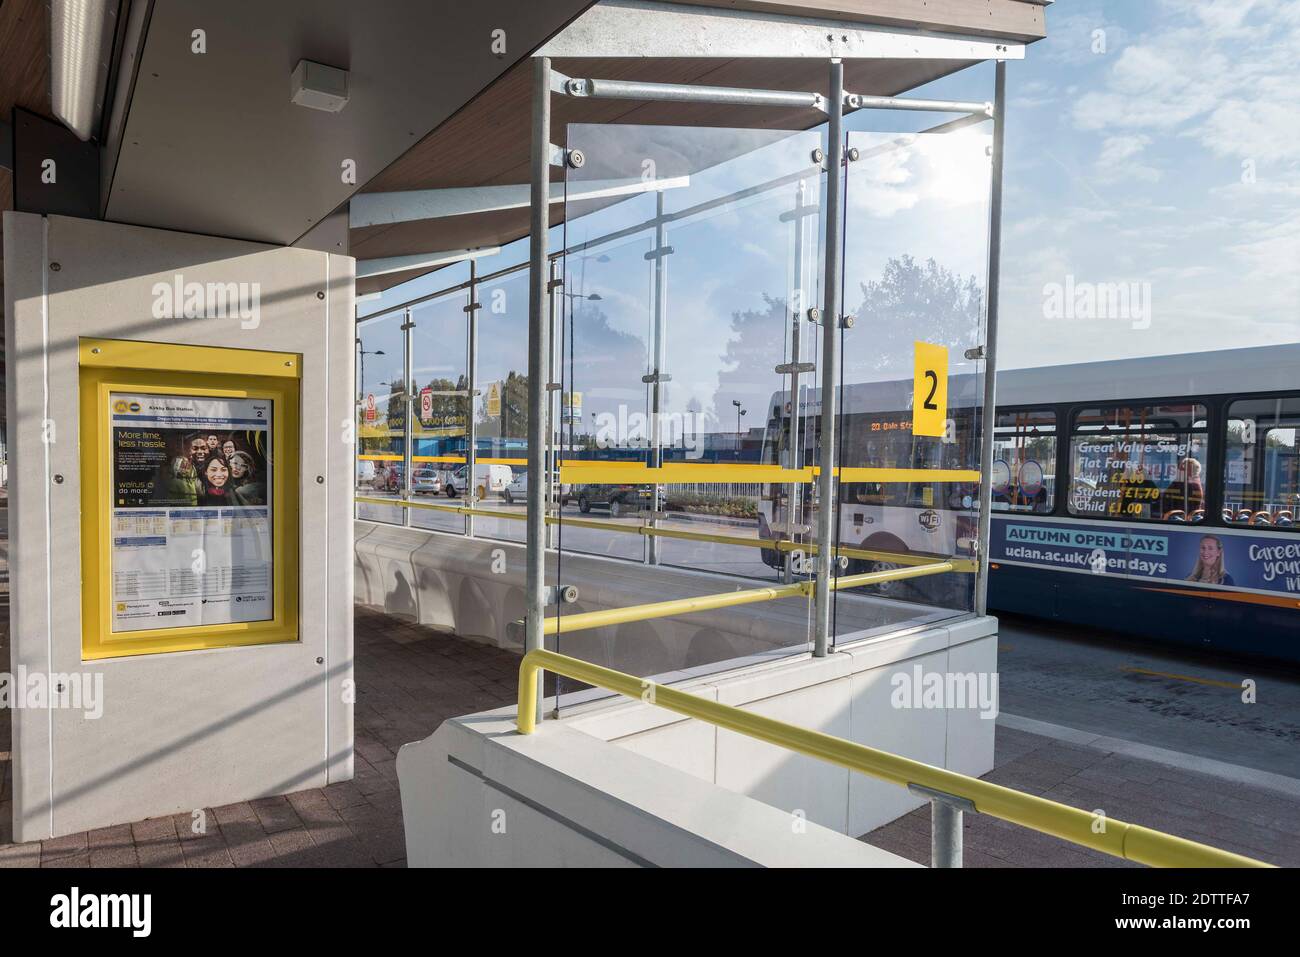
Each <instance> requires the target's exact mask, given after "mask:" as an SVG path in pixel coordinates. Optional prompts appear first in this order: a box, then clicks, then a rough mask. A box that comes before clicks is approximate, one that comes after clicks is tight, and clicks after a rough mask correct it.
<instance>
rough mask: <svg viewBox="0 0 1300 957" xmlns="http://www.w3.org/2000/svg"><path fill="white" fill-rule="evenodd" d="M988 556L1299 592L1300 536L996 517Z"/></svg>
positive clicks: (1012, 561) (1061, 567)
mask: <svg viewBox="0 0 1300 957" xmlns="http://www.w3.org/2000/svg"><path fill="white" fill-rule="evenodd" d="M991 532H992V534H991V537H992V542H991V546H992V547H991V549H990V552H989V558H990V560H991V561H993V562H1005V563H1007V564H1009V565H1028V566H1033V567H1040V568H1048V569H1055V570H1059V571H1066V572H1078V573H1082V574H1095V575H1102V574H1105V575H1119V576H1123V577H1127V578H1136V579H1147V580H1151V581H1164V582H1182V583H1189V584H1193V585H1206V586H1210V587H1217V588H1235V589H1240V590H1243V591H1252V592H1262V593H1266V594H1279V593H1280V594H1284V595H1300V536H1297V535H1296V534H1295V533H1294V532H1289V533H1288V532H1281V533H1278V532H1274V533H1268V532H1262V531H1260V530H1259V529H1251V530H1250V531H1239V530H1236V529H1218V528H1216V529H1203V528H1197V527H1196V526H1194V525H1193V526H1156V527H1151V526H1118V527H1117V526H1116V525H1114V524H1106V525H1090V524H1085V523H1080V522H1065V521H1053V520H1049V519H1036V520H1033V521H1025V520H1017V518H1015V517H1001V516H995V517H994V520H993V522H992V529H991Z"/></svg>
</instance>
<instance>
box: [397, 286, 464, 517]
mask: <svg viewBox="0 0 1300 957" xmlns="http://www.w3.org/2000/svg"><path fill="white" fill-rule="evenodd" d="M468 304H469V293H468V292H466V291H464V290H461V291H456V292H451V293H448V294H447V295H445V296H441V297H439V298H437V299H432V300H430V301H429V302H426V303H422V304H421V305H419V306H416V307H415V308H414V309H412V310H411V321H412V322H414V323H415V328H414V329H412V330H411V379H412V381H413V382H414V390H415V396H414V401H413V402H412V404H411V408H412V412H413V416H414V418H413V420H412V423H411V444H412V448H411V465H412V468H413V469H414V472H413V474H412V476H411V497H412V498H413V499H415V500H416V501H419V502H422V503H425V504H428V505H431V506H436V507H434V508H413V509H411V524H412V525H413V526H415V527H416V528H436V529H438V530H439V531H444V532H461V533H463V532H464V531H465V517H464V516H463V515H460V514H457V513H456V512H454V511H450V509H451V508H454V507H458V506H464V505H467V504H470V503H471V502H472V501H473V495H472V494H466V493H467V491H470V490H471V489H472V483H470V481H469V480H468V478H467V477H466V473H465V449H466V446H467V444H468V427H469V417H468V416H467V415H466V410H467V409H468V408H469V317H468V315H467V313H466V312H465V306H466V305H468Z"/></svg>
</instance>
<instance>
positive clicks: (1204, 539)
mask: <svg viewBox="0 0 1300 957" xmlns="http://www.w3.org/2000/svg"><path fill="white" fill-rule="evenodd" d="M1187 580H1188V581H1189V582H1197V583H1199V584H1202V585H1231V584H1232V583H1233V582H1232V576H1231V575H1229V574H1228V573H1227V571H1226V570H1225V569H1224V567H1223V542H1221V541H1220V540H1219V539H1218V538H1217V537H1216V536H1214V535H1202V536H1201V551H1200V557H1198V558H1197V559H1196V566H1195V567H1194V568H1193V569H1192V573H1191V574H1190V575H1188V576H1187Z"/></svg>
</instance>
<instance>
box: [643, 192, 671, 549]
mask: <svg viewBox="0 0 1300 957" xmlns="http://www.w3.org/2000/svg"><path fill="white" fill-rule="evenodd" d="M671 252H672V250H671V249H669V248H668V231H667V229H666V228H665V226H664V191H663V190H662V189H661V190H658V191H657V192H656V193H655V247H654V250H653V251H652V252H651V253H649V254H648V255H649V256H652V257H653V258H654V263H655V283H654V363H653V369H652V372H651V374H652V375H653V376H654V381H653V382H652V383H651V386H650V442H651V445H650V467H651V468H656V469H657V468H660V467H661V466H662V465H663V464H664V448H663V434H662V433H661V431H660V422H659V416H660V413H661V411H662V408H663V374H664V314H665V305H664V301H665V299H666V297H667V295H668V264H667V263H665V262H664V260H665V259H666V258H667V257H668V254H669V253H671ZM652 488H653V493H654V495H653V497H652V499H651V505H650V507H651V510H652V511H651V518H650V527H651V528H658V527H659V519H658V518H657V517H656V515H657V513H658V512H659V505H660V501H659V496H660V495H661V494H662V492H663V486H662V485H658V484H656V485H654V486H653V487H652ZM646 561H647V562H649V563H650V564H651V565H658V564H659V539H658V537H657V536H654V535H650V536H648V537H647V542H646Z"/></svg>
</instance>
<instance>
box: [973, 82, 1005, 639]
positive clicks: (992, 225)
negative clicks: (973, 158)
mask: <svg viewBox="0 0 1300 957" xmlns="http://www.w3.org/2000/svg"><path fill="white" fill-rule="evenodd" d="M996 71H997V72H996V74H995V80H994V91H993V183H992V195H991V197H990V201H989V272H988V292H987V293H986V297H985V301H986V302H987V303H988V309H987V314H986V317H985V320H984V409H983V412H982V413H981V414H980V416H979V422H980V425H981V427H982V428H983V429H984V434H983V435H982V436H980V499H979V507H980V514H979V540H978V541H977V542H976V548H977V549H978V553H977V557H978V559H979V570H978V572H977V573H976V575H975V612H976V613H977V614H980V615H983V614H986V613H987V611H988V594H989V537H990V529H991V527H992V515H993V488H992V484H991V483H990V481H989V470H990V468H991V467H992V463H993V424H994V421H995V415H996V413H995V409H996V408H997V406H996V402H997V369H998V363H997V358H998V278H999V274H1000V273H1001V268H1002V144H1003V134H1004V132H1005V130H1006V123H1005V120H1004V114H1005V113H1006V106H1007V97H1006V93H1007V64H1006V61H1005V60H999V61H998V63H997V67H996Z"/></svg>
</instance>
